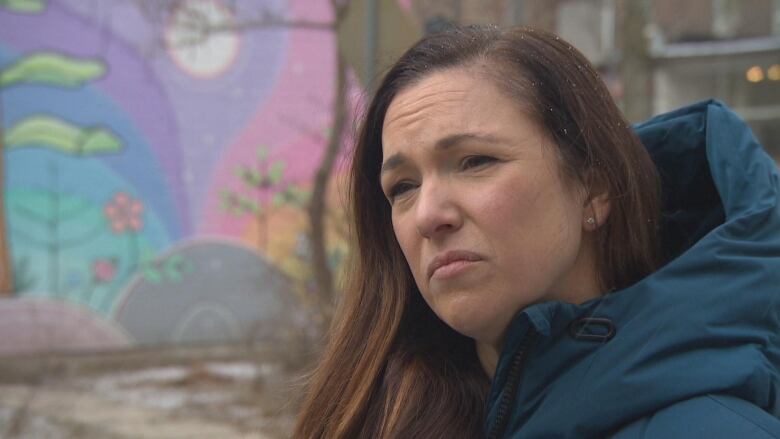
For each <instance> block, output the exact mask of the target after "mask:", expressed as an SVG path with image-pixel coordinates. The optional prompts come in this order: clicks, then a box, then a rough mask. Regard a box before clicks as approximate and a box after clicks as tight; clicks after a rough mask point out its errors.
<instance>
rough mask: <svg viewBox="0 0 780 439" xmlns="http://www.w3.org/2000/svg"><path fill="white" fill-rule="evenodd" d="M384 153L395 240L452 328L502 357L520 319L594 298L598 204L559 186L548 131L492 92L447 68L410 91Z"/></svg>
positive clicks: (388, 130) (388, 128) (395, 110)
mask: <svg viewBox="0 0 780 439" xmlns="http://www.w3.org/2000/svg"><path fill="white" fill-rule="evenodd" d="M382 148H383V151H382V153H383V154H382V155H383V163H382V174H381V184H382V190H383V191H384V193H385V195H386V196H387V198H388V200H389V201H390V203H391V205H392V222H393V229H394V231H395V235H396V238H397V239H398V243H399V244H400V246H401V249H402V250H403V253H404V255H405V257H406V260H407V262H408V263H409V266H410V268H411V271H412V274H413V275H414V279H415V281H416V283H417V286H418V287H419V290H420V292H421V293H422V295H423V297H424V298H425V300H426V302H427V303H428V305H429V306H430V307H431V308H432V309H433V311H434V312H435V313H436V314H437V315H438V316H439V317H440V318H441V319H442V320H443V321H444V322H446V323H447V324H448V325H450V326H451V327H452V328H453V329H455V330H456V331H458V332H460V333H462V334H464V335H467V336H470V337H473V338H475V339H477V340H478V341H481V342H485V343H490V344H492V345H494V346H497V345H498V344H499V343H500V341H501V338H502V336H503V333H504V330H505V329H506V327H507V326H508V324H509V322H510V320H511V319H512V317H513V316H514V315H515V314H516V313H517V312H518V311H519V310H521V309H522V308H524V307H526V306H528V305H530V304H533V303H536V302H541V301H546V300H564V301H571V302H577V301H582V300H585V299H587V298H590V297H591V296H593V295H594V294H597V293H598V292H597V291H594V290H595V289H597V287H596V276H595V269H594V264H593V257H592V255H591V251H592V249H591V247H592V245H590V240H589V239H588V237H587V235H588V233H587V232H588V231H589V230H590V229H592V228H595V225H590V224H588V223H587V222H586V218H587V217H588V216H594V212H592V209H593V207H592V204H591V203H589V202H587V201H586V197H585V191H584V190H582V188H581V187H580V186H579V185H577V184H573V183H567V182H565V181H564V180H563V179H562V173H561V171H560V166H559V159H558V155H557V154H556V152H555V148H556V147H555V145H553V144H552V143H551V141H550V140H549V139H548V138H547V137H546V136H545V134H544V132H543V130H542V129H541V127H540V126H538V125H537V124H536V123H535V122H533V121H532V120H531V119H530V118H529V117H528V116H526V115H525V114H523V113H522V112H521V111H520V110H519V108H518V105H517V104H516V103H514V102H513V101H512V100H511V99H510V98H508V97H506V96H505V95H504V94H502V92H500V91H499V90H498V89H497V88H496V87H495V86H494V85H492V84H491V83H490V82H489V81H487V80H485V79H484V78H483V77H481V76H479V75H477V74H475V73H474V71H472V70H467V69H451V70H445V71H439V72H435V73H432V74H430V75H429V76H427V77H425V78H424V79H423V80H422V81H420V82H418V83H416V84H414V85H412V86H410V87H408V88H406V89H403V90H402V91H401V92H400V93H399V94H398V95H397V96H396V97H395V99H394V100H393V101H392V102H391V104H390V107H389V108H388V110H387V115H386V117H385V120H384V126H383V133H382ZM596 213H597V214H598V213H599V212H596ZM598 216H599V217H601V215H598ZM583 295H584V296H588V295H590V296H588V297H584V296H583Z"/></svg>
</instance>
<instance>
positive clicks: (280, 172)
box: [268, 162, 285, 184]
mask: <svg viewBox="0 0 780 439" xmlns="http://www.w3.org/2000/svg"><path fill="white" fill-rule="evenodd" d="M284 168H285V163H284V162H274V163H273V164H272V165H271V169H269V170H268V180H269V181H270V182H271V184H277V183H279V182H280V181H282V177H284Z"/></svg>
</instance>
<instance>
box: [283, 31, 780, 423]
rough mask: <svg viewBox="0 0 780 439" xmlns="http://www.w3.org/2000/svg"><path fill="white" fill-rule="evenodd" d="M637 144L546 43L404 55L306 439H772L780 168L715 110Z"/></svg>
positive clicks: (544, 39) (576, 59)
mask: <svg viewBox="0 0 780 439" xmlns="http://www.w3.org/2000/svg"><path fill="white" fill-rule="evenodd" d="M637 131H638V133H639V137H641V139H642V142H640V139H639V137H638V136H637V134H636V133H635V132H634V130H632V129H631V127H630V126H629V125H628V124H627V123H626V121H625V120H624V119H623V117H622V116H621V115H620V113H619V111H618V109H617V108H616V107H615V105H614V103H613V102H612V100H611V98H610V96H609V94H608V92H607V89H606V88H605V86H604V85H603V83H601V81H600V80H599V79H598V75H597V74H596V72H595V71H594V70H593V69H592V67H591V66H590V65H589V64H588V62H587V61H586V60H585V58H584V57H583V56H582V55H581V54H580V53H579V52H577V51H576V50H575V49H574V48H572V47H571V46H570V45H569V44H567V43H566V42H564V41H563V40H560V39H559V38H558V37H556V36H554V35H551V34H548V33H544V32H540V31H535V30H531V29H513V30H499V29H496V28H492V27H487V28H484V27H483V28H468V29H456V30H453V31H450V32H446V33H443V34H438V35H433V36H430V37H427V38H426V39H424V40H422V41H421V42H419V43H418V44H417V45H415V46H414V47H412V48H411V49H410V50H409V51H408V52H407V53H406V54H404V55H403V56H402V58H401V59H400V60H399V61H398V62H397V63H396V64H395V65H394V66H393V67H392V68H391V69H390V71H389V72H388V73H387V75H386V76H385V78H384V80H383V82H382V83H381V85H380V86H379V88H378V90H377V92H376V94H375V96H374V98H373V100H372V101H371V104H370V106H369V108H368V110H367V115H366V117H365V120H364V122H363V125H362V128H361V131H360V133H359V138H358V142H357V146H356V149H355V153H354V161H353V165H352V174H351V175H352V180H351V196H352V215H353V218H354V221H355V223H354V227H355V235H356V248H355V249H354V251H353V256H354V263H353V267H352V268H353V271H352V273H351V274H350V276H349V277H348V279H349V283H348V285H347V286H346V289H345V294H344V296H343V300H342V303H341V304H340V313H339V315H338V316H337V317H336V320H335V323H334V327H333V333H332V336H331V340H330V343H329V344H328V347H327V349H326V351H325V356H324V360H323V362H322V363H321V364H320V366H319V368H318V369H317V370H316V372H315V373H314V375H313V377H312V380H311V383H310V389H309V394H308V396H307V399H306V400H305V403H304V406H303V410H302V414H301V417H300V420H299V423H298V425H297V428H296V432H295V437H298V438H315V437H316V438H320V437H326V438H351V437H366V438H375V437H388V438H391V437H392V438H454V437H458V438H460V437H468V438H471V437H483V436H487V437H491V438H498V437H523V438H541V437H544V438H558V437H567V438H569V437H570V438H589V437H607V436H611V437H615V438H639V437H641V438H651V437H652V438H656V437H657V438H677V437H680V438H682V437H686V438H692V437H702V438H704V437H708V438H709V437H762V438H763V437H767V438H768V437H780V422H779V421H778V419H777V417H778V415H780V407H778V403H777V395H778V390H780V388H779V387H780V386H779V385H778V364H780V343H778V334H780V332H778V331H779V330H780V324H779V320H780V306H778V301H777V299H776V296H778V295H780V274H778V273H780V258H778V255H780V212H779V209H780V208H779V207H778V206H779V205H780V203H778V193H779V192H780V183H778V174H777V170H776V168H775V167H774V165H773V163H772V162H771V160H769V159H768V157H767V156H766V154H764V153H763V151H761V149H760V147H759V146H758V145H757V144H756V143H755V140H754V139H753V138H752V135H751V134H750V132H749V130H748V129H747V128H746V127H745V126H744V124H743V123H742V122H741V121H740V120H739V119H738V118H736V117H735V116H734V115H733V114H732V113H731V112H729V111H728V110H727V109H725V108H724V107H723V106H722V105H720V104H719V103H717V102H705V103H700V104H696V105H694V106H691V107H689V108H686V109H682V110H678V111H677V112H674V113H670V114H667V115H663V116H659V117H657V118H655V119H652V120H651V121H649V122H647V123H645V124H643V125H640V126H639V127H638V128H637ZM643 143H644V146H643ZM648 152H649V154H648ZM651 157H652V158H651ZM654 161H655V164H654ZM656 165H657V167H658V170H659V171H660V172H657V171H656ZM659 174H660V178H659ZM661 189H662V190H661ZM660 193H663V195H664V196H663V200H661V196H660ZM664 261H671V262H668V263H667V264H666V265H664V266H663V267H662V268H659V267H660V266H661V265H662V263H663V262H664Z"/></svg>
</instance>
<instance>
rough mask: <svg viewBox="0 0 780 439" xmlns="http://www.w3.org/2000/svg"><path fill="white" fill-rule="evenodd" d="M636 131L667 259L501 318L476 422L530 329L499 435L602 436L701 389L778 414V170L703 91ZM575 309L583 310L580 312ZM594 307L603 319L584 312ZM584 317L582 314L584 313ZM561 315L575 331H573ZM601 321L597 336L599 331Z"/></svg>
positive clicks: (492, 410) (492, 408)
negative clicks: (592, 294) (595, 291)
mask: <svg viewBox="0 0 780 439" xmlns="http://www.w3.org/2000/svg"><path fill="white" fill-rule="evenodd" d="M635 128H636V130H637V132H638V134H639V136H640V138H641V140H642V142H643V143H644V145H645V146H646V148H647V149H648V151H649V152H650V155H651V156H652V158H653V160H654V161H655V163H656V165H657V166H658V168H659V171H660V175H661V178H662V182H663V194H664V195H663V196H664V210H663V215H662V230H661V231H662V233H661V236H662V237H663V238H662V239H663V246H664V248H665V250H666V252H667V254H668V255H670V259H669V262H667V263H666V264H665V265H664V266H663V267H661V268H660V269H658V270H657V271H656V272H654V273H653V274H651V275H649V276H647V277H646V278H644V279H642V280H641V281H639V282H638V283H636V284H634V285H632V286H631V287H628V288H626V289H623V290H620V291H617V292H613V293H611V294H608V295H605V296H603V297H601V298H598V299H595V300H592V301H589V302H586V303H584V304H582V305H572V304H565V303H561V302H546V303H541V304H537V305H534V306H531V307H528V308H526V309H524V310H523V311H521V312H520V313H518V315H517V316H516V317H515V319H514V320H513V322H512V323H511V325H510V328H509V331H508V333H507V338H506V341H505V344H504V347H503V350H502V353H501V357H500V360H499V363H498V367H497V369H496V374H495V377H494V380H493V387H492V390H491V392H490V396H489V399H488V419H487V424H488V427H489V426H490V425H492V423H494V422H495V420H496V417H497V412H498V411H499V408H498V405H499V404H498V401H499V400H500V399H501V397H502V393H503V392H505V391H506V388H505V387H506V386H505V384H506V380H507V374H508V370H509V368H510V363H511V362H512V359H513V358H514V356H515V353H516V352H517V351H518V349H522V347H521V346H522V345H523V340H526V338H525V336H526V334H528V333H529V331H530V333H533V334H534V336H533V338H532V340H533V341H532V342H531V344H530V346H529V348H528V349H529V350H528V354H527V357H526V360H525V365H524V369H523V372H522V376H521V378H520V382H519V386H518V388H517V390H516V394H515V397H514V398H515V403H514V405H513V409H512V412H511V414H510V416H509V421H508V427H507V430H506V431H507V433H508V434H509V433H511V432H516V431H520V434H521V435H522V437H530V438H538V437H571V438H586V437H604V436H607V435H608V434H610V433H611V432H614V431H615V430H616V429H619V428H620V427H621V426H623V425H625V424H626V423H629V422H631V421H633V420H635V419H638V418H641V417H643V416H647V415H649V414H652V413H654V412H656V411H658V410H661V409H663V408H664V407H667V406H669V405H671V404H674V403H675V402H678V401H683V400H686V399H690V398H694V397H697V396H700V395H706V394H713V393H716V394H724V395H731V396H735V397H738V398H741V399H744V400H747V401H750V402H752V403H753V404H755V405H757V406H759V407H761V408H763V409H764V410H766V411H767V412H769V413H771V414H773V415H774V416H775V417H780V405H779V404H778V391H780V373H779V372H780V370H779V367H778V365H780V339H779V337H780V177H778V170H777V167H776V165H775V163H774V161H773V160H772V159H770V158H769V156H768V155H767V154H766V153H765V152H764V151H763V150H762V148H761V146H760V145H759V144H758V142H757V141H756V139H755V138H754V136H753V134H752V133H751V131H750V129H749V128H748V127H747V126H746V124H745V123H744V122H743V121H742V120H740V118H739V117H737V116H736V115H735V114H734V113H733V112H731V111H730V110H729V109H728V108H726V107H725V106H724V105H723V104H721V103H720V102H717V101H706V102H700V103H697V104H694V105H691V106H689V107H685V108H682V109H679V110H676V111H673V112H671V113H667V114H663V115H660V116H657V117H655V118H652V119H650V120H649V121H647V122H644V123H642V124H640V125H637V126H636V127H635ZM583 318H586V320H582V319H583ZM594 318H595V319H608V320H607V321H609V322H611V325H610V327H609V328H604V327H601V326H600V325H599V324H598V323H599V322H603V321H605V320H592V319H594ZM587 319H591V320H587ZM573 322H579V323H580V324H579V326H576V328H577V330H576V331H577V333H579V334H588V333H592V334H594V337H591V339H589V338H588V337H574V336H573V335H572V334H571V332H570V328H572V326H571V325H572V323H573ZM605 329H606V330H612V329H614V331H615V332H614V335H613V336H612V337H611V338H610V337H607V336H605V335H607V334H604V333H603V331H604V330H605Z"/></svg>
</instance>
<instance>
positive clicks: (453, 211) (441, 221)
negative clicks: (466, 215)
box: [415, 183, 463, 238]
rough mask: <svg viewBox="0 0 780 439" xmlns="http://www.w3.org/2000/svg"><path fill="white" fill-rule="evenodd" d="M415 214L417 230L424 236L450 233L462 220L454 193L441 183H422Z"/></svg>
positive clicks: (459, 225)
mask: <svg viewBox="0 0 780 439" xmlns="http://www.w3.org/2000/svg"><path fill="white" fill-rule="evenodd" d="M415 214H416V218H415V220H416V222H417V232H418V233H419V234H420V235H421V236H423V237H425V238H434V237H437V236H440V235H445V234H448V233H452V232H454V231H456V230H458V229H460V227H461V225H462V222H463V218H462V215H461V212H460V209H459V206H458V201H457V197H456V194H455V193H454V192H453V189H452V188H450V187H448V185H446V184H442V183H429V184H423V185H422V187H421V188H420V192H419V195H418V198H417V205H416V212H415Z"/></svg>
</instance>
